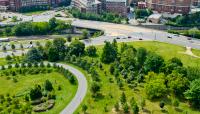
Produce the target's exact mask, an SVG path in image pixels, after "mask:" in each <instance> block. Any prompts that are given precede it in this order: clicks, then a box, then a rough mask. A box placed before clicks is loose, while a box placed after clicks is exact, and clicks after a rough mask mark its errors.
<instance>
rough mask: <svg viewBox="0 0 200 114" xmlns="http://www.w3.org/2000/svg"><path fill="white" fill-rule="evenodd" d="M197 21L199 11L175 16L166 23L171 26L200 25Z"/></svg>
mask: <svg viewBox="0 0 200 114" xmlns="http://www.w3.org/2000/svg"><path fill="white" fill-rule="evenodd" d="M199 23H200V12H196V13H191V14H186V15H180V16H177V17H176V18H173V19H171V20H169V22H168V23H167V24H168V25H172V26H184V27H185V26H189V27H195V26H199V25H200V24H199Z"/></svg>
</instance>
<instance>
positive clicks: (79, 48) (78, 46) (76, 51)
mask: <svg viewBox="0 0 200 114" xmlns="http://www.w3.org/2000/svg"><path fill="white" fill-rule="evenodd" d="M69 48H70V54H71V55H76V56H81V55H83V54H84V49H85V44H84V43H82V42H80V41H78V40H75V41H73V42H72V43H71V44H70V45H69Z"/></svg>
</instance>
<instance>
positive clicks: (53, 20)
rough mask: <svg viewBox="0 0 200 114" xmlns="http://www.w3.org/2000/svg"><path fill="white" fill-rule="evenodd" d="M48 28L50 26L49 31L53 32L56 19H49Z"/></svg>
mask: <svg viewBox="0 0 200 114" xmlns="http://www.w3.org/2000/svg"><path fill="white" fill-rule="evenodd" d="M49 26H50V28H51V30H53V29H54V28H56V26H57V23H56V18H55V17H53V18H51V19H50V20H49Z"/></svg>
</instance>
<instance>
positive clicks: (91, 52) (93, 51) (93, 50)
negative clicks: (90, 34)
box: [86, 46, 97, 57]
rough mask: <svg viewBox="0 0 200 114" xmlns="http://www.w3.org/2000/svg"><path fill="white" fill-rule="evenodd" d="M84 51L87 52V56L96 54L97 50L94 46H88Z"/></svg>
mask: <svg viewBox="0 0 200 114" xmlns="http://www.w3.org/2000/svg"><path fill="white" fill-rule="evenodd" d="M86 52H87V54H88V56H91V57H92V56H96V52H97V49H96V47H95V46H89V47H87V48H86Z"/></svg>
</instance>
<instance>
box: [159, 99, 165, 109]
mask: <svg viewBox="0 0 200 114" xmlns="http://www.w3.org/2000/svg"><path fill="white" fill-rule="evenodd" d="M159 105H160V108H164V106H165V102H164V101H163V100H162V101H160V104H159Z"/></svg>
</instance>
